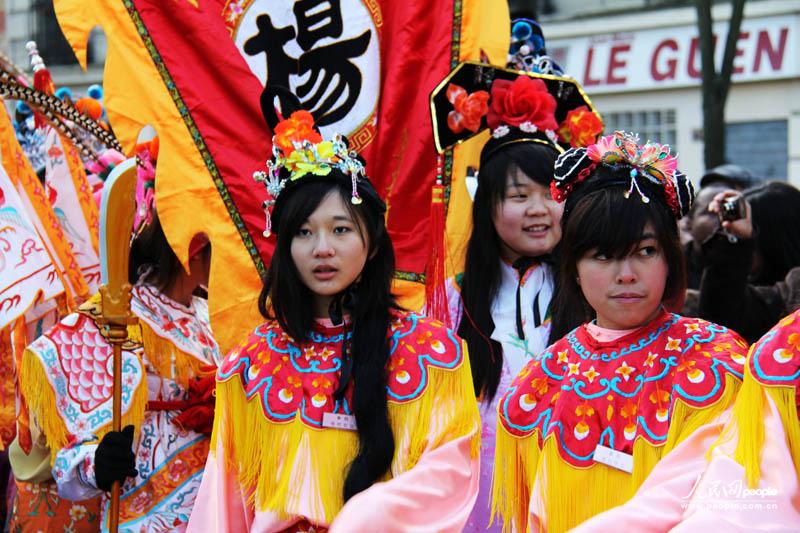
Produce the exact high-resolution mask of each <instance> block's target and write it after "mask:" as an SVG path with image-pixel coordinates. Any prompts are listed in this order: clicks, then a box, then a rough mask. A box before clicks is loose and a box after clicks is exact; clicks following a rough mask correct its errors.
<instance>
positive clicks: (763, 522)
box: [574, 396, 800, 533]
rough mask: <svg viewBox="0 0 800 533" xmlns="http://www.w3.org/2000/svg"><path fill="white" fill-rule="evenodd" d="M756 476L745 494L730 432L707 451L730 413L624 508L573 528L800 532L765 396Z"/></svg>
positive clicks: (784, 450)
mask: <svg viewBox="0 0 800 533" xmlns="http://www.w3.org/2000/svg"><path fill="white" fill-rule="evenodd" d="M766 400H767V404H768V407H767V409H765V413H764V414H765V417H764V444H763V447H762V450H761V479H760V482H759V484H758V487H757V488H755V489H749V488H748V486H747V483H746V480H745V472H744V468H743V467H742V466H741V465H740V464H739V463H737V462H736V461H735V460H734V459H733V453H734V449H735V448H736V443H737V440H738V439H737V437H738V436H737V435H734V436H733V438H731V439H730V440H729V441H727V442H725V443H723V444H721V445H719V446H717V447H716V448H714V450H713V452H712V455H711V458H710V460H706V453H707V450H708V449H709V448H710V447H711V446H712V445H713V444H714V443H715V442H716V441H717V439H718V438H719V436H720V432H721V431H722V428H723V426H724V424H725V423H727V422H728V421H729V419H730V413H731V410H730V409H729V410H728V411H726V412H725V413H724V414H723V415H722V416H720V417H719V418H718V419H717V420H716V421H714V422H713V423H711V424H708V425H705V426H703V427H701V428H700V429H698V430H697V431H696V432H695V433H694V434H693V435H692V436H690V437H689V438H687V439H686V440H685V441H684V442H682V443H681V444H680V445H679V446H677V447H676V448H675V449H674V450H673V451H672V452H670V453H669V454H668V455H667V456H666V457H664V459H662V460H661V461H660V462H659V463H658V465H656V467H655V468H654V469H653V471H652V473H651V474H650V476H649V477H648V478H647V480H646V481H645V482H644V483H643V484H642V486H641V488H640V489H639V491H638V492H637V493H636V495H635V496H634V497H633V498H632V499H630V500H629V501H628V502H626V503H625V504H624V505H620V506H619V507H615V508H614V509H611V510H609V511H606V512H605V513H602V514H599V515H597V516H595V517H594V518H592V519H590V520H588V521H586V522H584V523H583V524H581V525H580V526H578V527H577V528H575V530H574V531H578V532H581V533H588V532H595V531H596V532H606V531H611V530H616V529H619V528H624V529H626V530H630V531H640V532H646V531H653V532H656V531H679V532H699V533H708V532H710V531H787V532H788V531H793V532H796V531H798V530H800V485H799V484H798V472H795V469H794V467H793V461H792V456H791V453H790V451H789V448H788V447H787V445H786V432H785V431H784V428H783V425H782V423H781V418H780V414H779V413H778V411H777V408H776V407H775V404H774V403H773V402H772V399H771V398H769V397H768V396H767V398H766Z"/></svg>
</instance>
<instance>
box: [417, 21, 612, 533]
mask: <svg viewBox="0 0 800 533" xmlns="http://www.w3.org/2000/svg"><path fill="white" fill-rule="evenodd" d="M509 61H510V62H509V67H510V68H513V69H514V70H510V69H502V68H495V67H491V66H489V65H484V64H476V63H465V64H462V65H460V66H459V67H457V69H456V70H455V71H454V72H453V73H451V74H450V75H449V76H448V79H447V80H446V84H442V85H440V86H439V88H438V90H439V91H444V92H445V93H446V96H447V98H446V99H442V98H437V97H436V94H435V93H434V99H433V100H434V102H437V103H438V104H439V106H440V107H443V109H436V108H433V112H434V116H433V119H434V123H436V120H437V115H441V116H442V117H444V116H447V120H446V121H445V122H443V123H441V125H440V127H442V128H444V127H446V128H447V130H448V131H447V132H446V134H449V135H453V137H452V138H451V139H449V141H448V142H454V141H455V142H459V141H463V140H465V139H467V138H469V137H471V136H472V135H475V134H476V133H477V132H480V131H481V129H482V128H484V127H488V128H489V130H490V131H491V135H490V136H489V139H488V141H487V142H486V144H485V145H484V146H483V149H482V150H481V154H480V168H479V173H478V180H477V182H478V186H477V189H476V191H475V197H474V202H473V205H472V231H471V234H470V238H469V240H468V243H467V253H466V261H465V265H464V272H463V274H462V275H459V276H455V277H454V278H451V279H449V280H448V282H447V298H448V306H449V313H448V316H449V319H450V322H451V327H452V328H453V329H454V330H456V331H457V332H458V335H459V336H460V337H461V338H462V339H464V340H465V341H466V342H467V345H468V346H469V356H470V366H471V368H472V376H473V384H474V387H475V395H476V396H477V397H478V398H479V399H480V412H481V421H482V428H481V464H482V465H484V468H482V469H481V482H480V492H479V494H478V500H477V502H476V504H475V508H474V510H473V512H472V514H471V515H470V518H469V520H468V522H467V526H466V530H467V531H481V532H484V531H500V530H501V527H502V524H500V523H499V522H497V521H496V522H495V523H494V524H493V525H492V526H490V521H491V520H490V518H491V486H492V469H491V466H490V465H492V464H493V463H494V442H495V426H496V423H497V421H496V416H495V413H496V412H497V400H499V398H500V396H502V395H503V394H504V393H505V392H506V390H507V389H508V386H509V385H510V384H511V380H512V379H513V378H514V376H516V375H517V374H518V373H519V371H520V370H522V367H523V366H525V364H526V363H527V362H528V361H529V360H530V359H531V358H532V357H533V356H535V355H538V354H540V353H541V352H542V351H544V349H545V348H546V347H547V346H548V345H549V344H550V342H552V341H553V340H556V339H558V338H560V337H561V335H560V334H558V333H557V332H556V331H552V332H553V333H554V334H555V335H558V336H555V337H552V338H551V319H550V318H551V306H550V303H551V300H552V297H553V293H554V290H555V271H556V270H557V267H556V257H557V248H556V247H557V245H558V242H559V241H560V239H561V213H562V210H563V204H562V203H559V202H556V201H555V200H554V199H553V198H552V196H551V194H550V182H551V181H552V179H553V167H554V165H555V161H556V158H557V157H558V155H559V154H561V153H562V152H563V151H564V149H565V148H569V147H570V146H573V147H577V146H585V145H587V144H592V143H594V142H595V140H596V139H597V135H598V134H600V133H601V132H602V129H603V123H602V121H601V119H600V117H599V115H598V114H597V112H596V111H595V109H594V107H593V106H592V104H591V102H590V101H589V99H588V98H587V97H586V95H585V94H584V92H583V91H582V90H581V88H580V86H579V85H578V84H577V83H576V82H575V81H574V80H573V79H572V78H569V77H567V76H564V74H563V72H562V71H561V70H560V68H559V67H558V65H556V64H555V62H553V61H552V59H551V58H549V57H548V56H547V54H546V50H545V46H544V35H543V34H542V30H541V26H540V25H539V24H538V23H537V22H535V21H533V20H530V19H518V20H515V21H514V22H513V29H512V47H511V53H510V55H509ZM520 70H522V71H525V72H524V73H521V72H520ZM465 74H469V75H465ZM565 87H567V88H568V89H567V90H565ZM484 116H485V121H484V120H483V117H484ZM442 133H443V135H442V136H444V135H445V132H442ZM577 325H578V324H572V325H571V327H569V329H572V327H575V326H577ZM559 327H560V329H561V330H563V331H561V333H562V334H563V333H566V332H567V331H568V330H567V329H566V328H567V326H566V325H564V324H559Z"/></svg>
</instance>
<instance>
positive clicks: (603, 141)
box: [550, 131, 694, 219]
mask: <svg viewBox="0 0 800 533" xmlns="http://www.w3.org/2000/svg"><path fill="white" fill-rule="evenodd" d="M599 165H604V166H606V167H609V168H611V169H614V170H623V171H625V172H626V173H627V175H628V178H625V180H624V181H620V179H619V178H618V177H614V178H608V179H605V180H603V181H604V182H606V183H600V182H598V181H597V180H589V181H591V182H593V183H594V182H597V185H598V186H602V185H617V184H624V183H625V182H627V185H628V190H627V191H625V192H624V193H623V194H624V196H625V198H630V197H631V195H633V193H634V192H636V193H637V195H638V196H639V198H640V199H641V201H642V202H644V203H649V202H650V197H649V196H648V195H647V193H645V191H644V190H643V188H642V186H641V184H642V183H650V184H651V185H655V186H657V187H658V188H659V189H660V190H662V191H663V194H664V199H665V200H666V204H667V205H668V206H669V208H670V210H671V211H672V213H673V215H675V218H677V219H680V218H681V217H683V216H684V215H686V214H687V213H688V211H689V208H690V207H691V205H692V202H693V201H694V187H693V186H692V182H691V181H690V180H689V179H688V178H687V177H686V175H684V174H683V173H681V172H680V171H679V170H678V159H677V157H675V156H674V155H673V154H672V153H671V151H670V147H669V146H668V145H666V144H658V143H654V142H647V143H645V144H639V138H638V136H637V135H635V134H632V133H626V132H622V131H617V132H614V134H613V135H606V136H605V137H601V138H600V139H598V141H597V142H596V143H595V144H592V145H590V146H588V147H586V148H571V149H569V150H567V151H566V152H564V153H563V154H561V155H560V156H559V158H558V159H557V160H556V165H555V173H554V176H553V181H552V182H551V183H550V191H551V194H552V196H553V198H554V199H555V200H556V201H558V202H563V201H565V200H566V199H567V198H568V197H569V196H570V195H571V194H572V193H573V190H574V189H575V188H576V187H577V188H579V189H580V188H582V186H581V184H582V183H583V182H585V181H587V180H588V178H590V177H591V176H592V174H593V173H594V171H595V169H597V167H598V166H599ZM628 180H629V181H628ZM641 180H644V182H642V181H641ZM586 186H588V185H586Z"/></svg>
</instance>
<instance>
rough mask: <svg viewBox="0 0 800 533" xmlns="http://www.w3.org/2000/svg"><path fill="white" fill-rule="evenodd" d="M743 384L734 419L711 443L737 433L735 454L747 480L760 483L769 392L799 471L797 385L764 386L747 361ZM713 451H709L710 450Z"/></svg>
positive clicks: (799, 432) (718, 442)
mask: <svg viewBox="0 0 800 533" xmlns="http://www.w3.org/2000/svg"><path fill="white" fill-rule="evenodd" d="M744 372H745V375H744V385H742V390H741V392H740V393H739V396H738V397H737V399H736V404H735V405H734V407H733V422H732V424H730V425H729V426H728V428H729V429H726V430H725V432H724V434H723V435H722V436H721V437H720V438H719V439H718V440H717V442H716V443H715V444H714V446H712V449H713V448H714V447H716V446H717V445H719V444H720V443H722V442H724V441H727V440H729V439H730V438H732V437H734V436H737V437H738V442H737V444H736V452H735V455H734V458H735V459H736V462H738V463H739V464H741V465H742V466H743V467H744V469H745V475H746V476H747V484H748V485H749V486H750V487H751V488H755V487H756V486H758V482H759V480H760V479H761V448H762V447H763V445H764V409H765V408H766V407H767V397H766V396H765V394H766V395H768V396H769V397H770V398H771V399H772V401H773V403H775V406H776V407H777V409H778V413H780V418H781V423H782V424H783V428H784V431H785V432H786V445H787V446H788V447H789V451H790V453H791V454H792V459H793V461H794V468H795V471H796V472H798V473H800V423H799V422H798V418H797V403H796V397H795V387H781V386H775V387H768V386H764V385H762V384H761V383H759V382H758V381H756V379H755V378H753V376H752V374H751V373H750V365H749V364H748V365H745V370H744ZM709 453H710V452H709Z"/></svg>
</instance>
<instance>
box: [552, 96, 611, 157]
mask: <svg viewBox="0 0 800 533" xmlns="http://www.w3.org/2000/svg"><path fill="white" fill-rule="evenodd" d="M602 132H603V121H602V120H600V118H598V116H597V114H595V113H593V112H592V111H591V110H590V109H589V108H588V107H587V106H585V105H582V106H580V107H576V108H575V109H570V110H569V112H568V113H567V116H566V118H565V119H564V121H563V122H562V123H561V126H559V128H558V136H559V137H561V139H563V141H564V142H566V143H569V145H570V146H572V147H573V148H583V147H586V146H589V145H590V144H594V143H595V142H597V136H598V135H600V134H601V133H602Z"/></svg>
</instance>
